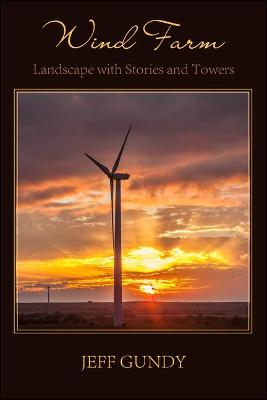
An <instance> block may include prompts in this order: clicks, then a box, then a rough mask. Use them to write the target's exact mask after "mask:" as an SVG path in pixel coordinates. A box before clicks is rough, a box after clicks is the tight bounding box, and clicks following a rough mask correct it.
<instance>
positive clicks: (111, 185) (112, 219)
mask: <svg viewBox="0 0 267 400" xmlns="http://www.w3.org/2000/svg"><path fill="white" fill-rule="evenodd" d="M113 187H114V180H113V179H112V178H111V179H110V197H111V225H112V245H113V251H114V248H115V243H114V202H113V192H114V190H113Z"/></svg>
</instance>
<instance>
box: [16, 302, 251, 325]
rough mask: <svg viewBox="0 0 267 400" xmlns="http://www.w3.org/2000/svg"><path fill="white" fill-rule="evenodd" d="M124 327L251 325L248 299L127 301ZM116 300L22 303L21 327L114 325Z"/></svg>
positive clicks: (20, 307) (19, 308)
mask: <svg viewBox="0 0 267 400" xmlns="http://www.w3.org/2000/svg"><path fill="white" fill-rule="evenodd" d="M123 315H124V318H123V320H124V327H123V328H122V329H197V330H201V329H209V330H212V329H233V330H235V329H244V330H246V329H248V317H247V316H248V303H244V302H212V303H184V302H155V301H147V302H142V301H140V302H125V303H123ZM112 322H113V303H109V302H88V303H50V304H47V303H20V304H19V305H18V328H19V329H36V328H38V329H55V328H56V329H81V328H83V329H89V330H90V329H109V328H113V325H112Z"/></svg>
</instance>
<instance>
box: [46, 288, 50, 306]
mask: <svg viewBox="0 0 267 400" xmlns="http://www.w3.org/2000/svg"><path fill="white" fill-rule="evenodd" d="M50 287H51V286H47V304H50Z"/></svg>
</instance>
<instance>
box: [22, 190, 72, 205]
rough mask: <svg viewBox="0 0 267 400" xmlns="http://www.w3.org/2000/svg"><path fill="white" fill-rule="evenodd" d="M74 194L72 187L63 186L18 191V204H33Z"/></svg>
mask: <svg viewBox="0 0 267 400" xmlns="http://www.w3.org/2000/svg"><path fill="white" fill-rule="evenodd" d="M75 192H76V189H75V187H73V186H63V187H50V188H49V189H43V190H35V189H32V190H30V191H20V193H19V202H20V204H33V203H38V202H39V201H43V200H48V199H53V198H55V197H60V196H64V195H66V194H73V193H75Z"/></svg>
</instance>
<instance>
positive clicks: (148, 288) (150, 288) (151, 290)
mask: <svg viewBox="0 0 267 400" xmlns="http://www.w3.org/2000/svg"><path fill="white" fill-rule="evenodd" d="M140 290H141V291H142V292H144V293H147V294H154V288H153V286H152V285H142V286H140Z"/></svg>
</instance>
